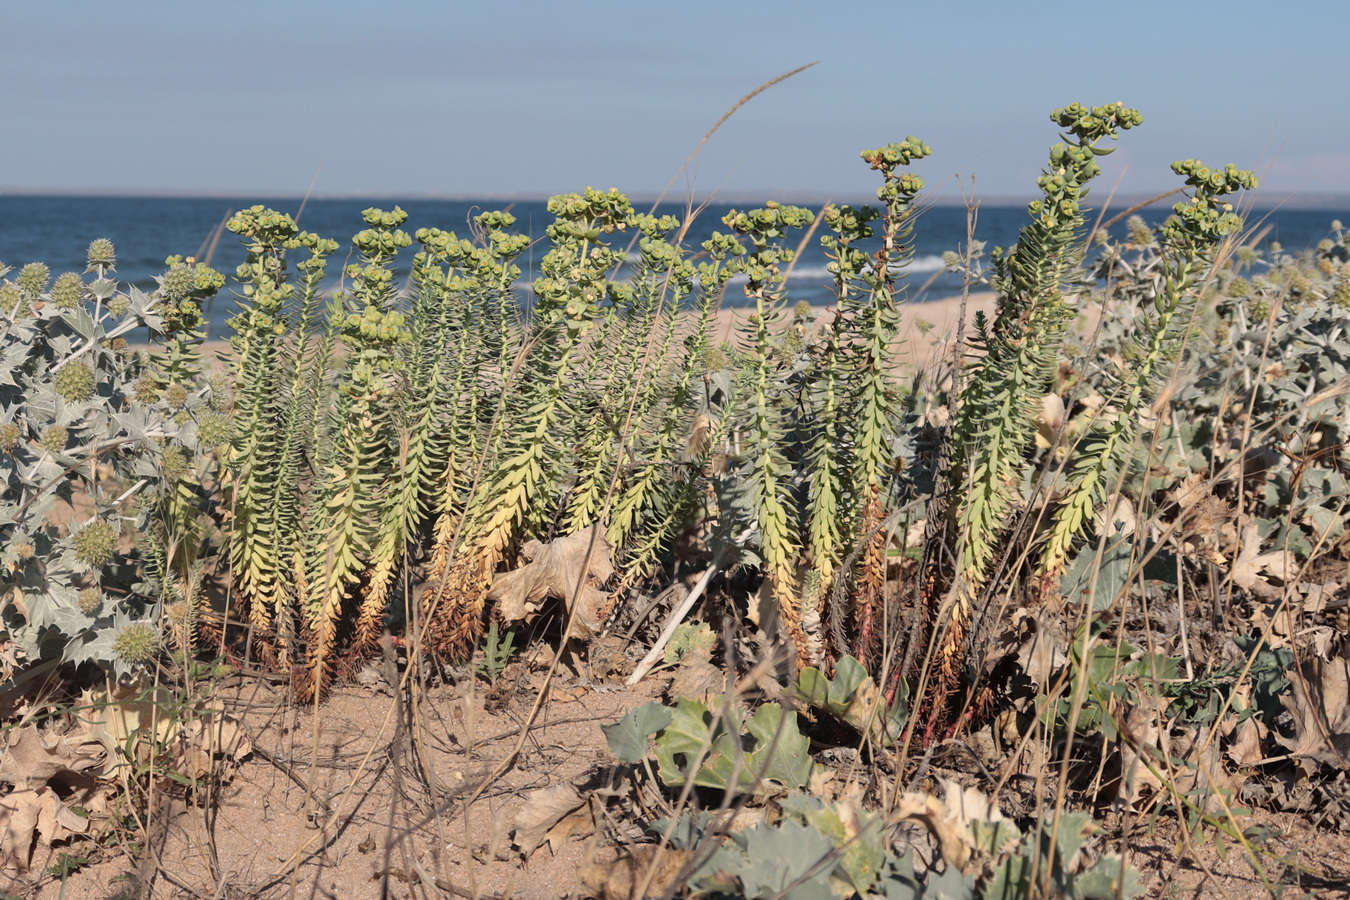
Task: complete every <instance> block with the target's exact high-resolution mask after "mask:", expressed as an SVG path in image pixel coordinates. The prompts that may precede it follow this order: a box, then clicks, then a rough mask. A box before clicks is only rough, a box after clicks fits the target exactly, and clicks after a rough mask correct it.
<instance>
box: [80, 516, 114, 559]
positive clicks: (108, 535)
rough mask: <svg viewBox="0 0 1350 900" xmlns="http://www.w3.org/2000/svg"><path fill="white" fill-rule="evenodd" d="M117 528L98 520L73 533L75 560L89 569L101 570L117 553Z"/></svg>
mask: <svg viewBox="0 0 1350 900" xmlns="http://www.w3.org/2000/svg"><path fill="white" fill-rule="evenodd" d="M117 537H118V535H117V528H116V527H115V526H114V525H113V523H111V522H109V521H107V520H105V519H98V520H96V521H94V522H90V523H89V524H88V525H86V526H84V527H83V528H81V529H80V530H79V531H77V532H75V559H76V560H78V561H79V562H80V563H82V564H83V565H85V566H87V567H89V568H90V569H95V570H97V569H101V568H103V567H104V566H105V565H107V563H108V560H110V559H112V558H113V554H114V553H115V552H117Z"/></svg>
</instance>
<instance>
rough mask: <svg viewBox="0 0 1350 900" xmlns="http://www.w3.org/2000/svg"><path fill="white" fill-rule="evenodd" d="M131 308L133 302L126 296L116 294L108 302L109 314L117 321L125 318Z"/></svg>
mask: <svg viewBox="0 0 1350 900" xmlns="http://www.w3.org/2000/svg"><path fill="white" fill-rule="evenodd" d="M130 308H131V300H130V298H128V297H127V295H126V294H114V295H113V297H112V299H111V300H109V301H108V312H109V313H111V314H112V316H113V318H115V319H120V318H122V317H123V316H125V315H126V314H127V310H128V309H130Z"/></svg>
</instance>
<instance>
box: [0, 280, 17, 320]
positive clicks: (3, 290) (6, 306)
mask: <svg viewBox="0 0 1350 900" xmlns="http://www.w3.org/2000/svg"><path fill="white" fill-rule="evenodd" d="M21 305H23V292H22V291H20V290H19V289H18V288H17V287H15V286H14V285H12V284H0V313H3V314H4V315H7V316H8V315H11V314H13V313H14V311H15V310H17V309H18V308H19V307H20V306H21Z"/></svg>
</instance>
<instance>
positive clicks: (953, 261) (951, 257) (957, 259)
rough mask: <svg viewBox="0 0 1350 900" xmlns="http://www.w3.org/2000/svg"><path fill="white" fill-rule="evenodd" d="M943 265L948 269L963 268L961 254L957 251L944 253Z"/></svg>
mask: <svg viewBox="0 0 1350 900" xmlns="http://www.w3.org/2000/svg"><path fill="white" fill-rule="evenodd" d="M942 265H943V266H944V267H945V268H948V269H959V268H961V254H959V253H957V252H956V251H955V250H944V251H942Z"/></svg>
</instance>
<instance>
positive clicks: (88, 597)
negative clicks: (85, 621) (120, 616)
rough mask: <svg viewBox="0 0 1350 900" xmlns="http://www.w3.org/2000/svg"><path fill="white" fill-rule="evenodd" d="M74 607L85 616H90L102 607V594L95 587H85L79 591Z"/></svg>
mask: <svg viewBox="0 0 1350 900" xmlns="http://www.w3.org/2000/svg"><path fill="white" fill-rule="evenodd" d="M75 605H76V606H78V607H79V609H80V612H82V613H84V614H85V615H86V616H92V615H94V614H95V613H97V612H98V611H99V608H100V607H102V606H103V592H102V591H100V590H99V589H98V588H96V587H87V588H85V589H84V590H82V591H80V599H79V601H78V602H77V603H76V604H75Z"/></svg>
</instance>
